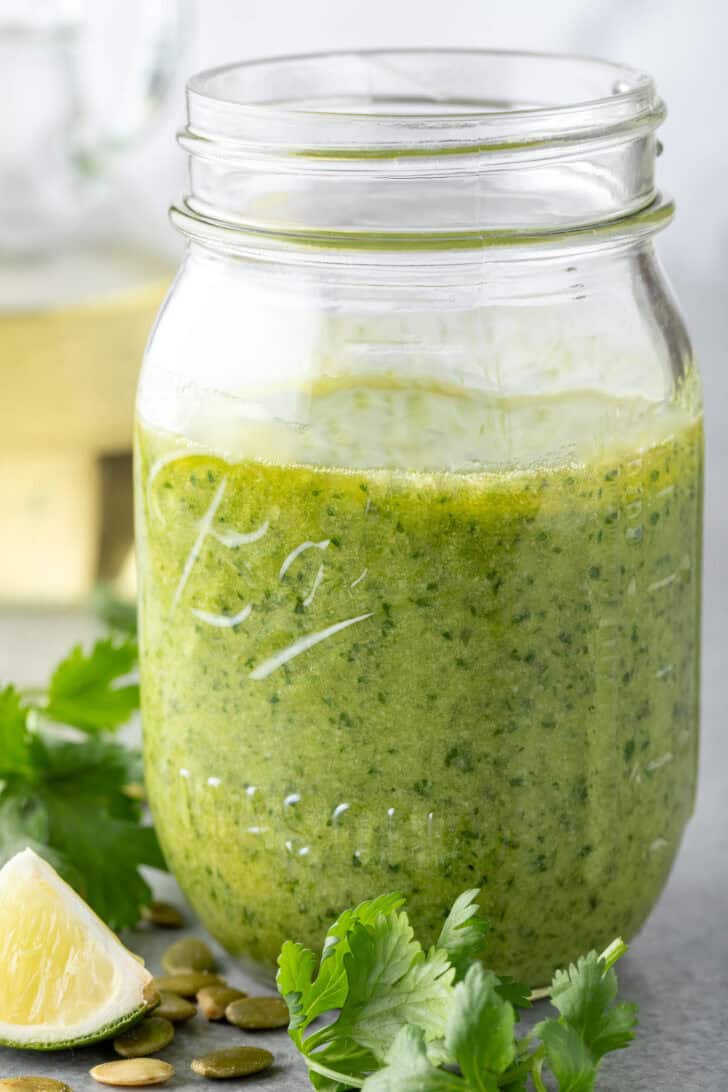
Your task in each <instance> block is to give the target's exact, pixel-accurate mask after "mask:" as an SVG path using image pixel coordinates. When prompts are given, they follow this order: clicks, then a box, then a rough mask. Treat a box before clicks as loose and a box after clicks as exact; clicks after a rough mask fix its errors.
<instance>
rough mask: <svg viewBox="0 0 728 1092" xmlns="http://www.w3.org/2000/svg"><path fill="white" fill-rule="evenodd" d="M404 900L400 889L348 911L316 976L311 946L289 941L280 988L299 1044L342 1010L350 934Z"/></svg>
mask: <svg viewBox="0 0 728 1092" xmlns="http://www.w3.org/2000/svg"><path fill="white" fill-rule="evenodd" d="M403 903H404V898H403V897H402V895H398V894H397V893H396V892H394V893H392V894H389V895H380V896H379V898H376V899H369V900H367V901H366V902H362V903H360V905H359V906H355V907H353V908H352V909H350V910H345V911H344V913H343V914H341V915H340V916H339V917H338V918H337V919H336V921H335V922H334V924H333V925H332V926H331V928H330V929H329V931H328V932H327V934H326V938H325V940H324V946H323V953H322V956H321V965H320V967H319V971H318V975H317V976H316V978H315V979H314V977H313V974H314V970H315V967H316V957H315V956H314V954H313V952H312V951H311V950H310V949H309V948H304V947H303V945H301V944H296V943H294V942H293V941H290V940H289V941H286V943H285V944H284V945H283V948H282V949H281V953H280V955H279V957H278V977H277V985H278V990H279V992H280V993H281V995H282V996H283V998H284V999H285V1001H286V1003H287V1005H288V1009H289V1012H290V1014H291V1022H290V1024H289V1028H288V1030H289V1034H290V1036H291V1038H292V1039H293V1041H294V1042H295V1043H296V1045H297V1046H300V1045H301V1036H302V1033H303V1032H304V1031H305V1029H306V1028H307V1027H308V1025H309V1024H310V1023H312V1022H313V1021H314V1020H315V1019H317V1017H319V1016H322V1015H323V1014H324V1013H325V1012H330V1011H331V1010H332V1009H340V1008H341V1006H342V1005H343V1004H344V1001H345V1000H346V995H347V993H348V989H349V986H348V980H347V977H346V973H345V970H344V956H345V955H346V953H347V952H348V951H349V941H348V938H349V933H350V932H351V930H352V928H353V927H354V925H355V924H356V923H357V922H364V923H370V922H374V921H376V919H377V917H378V916H379V914H388V913H390V912H391V911H393V910H396V909H398V908H399V907H400V906H402V905H403Z"/></svg>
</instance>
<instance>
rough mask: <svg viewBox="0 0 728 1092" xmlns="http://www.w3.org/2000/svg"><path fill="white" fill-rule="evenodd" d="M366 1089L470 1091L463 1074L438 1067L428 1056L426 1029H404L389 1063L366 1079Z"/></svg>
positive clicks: (389, 1091)
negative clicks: (467, 1088)
mask: <svg viewBox="0 0 728 1092" xmlns="http://www.w3.org/2000/svg"><path fill="white" fill-rule="evenodd" d="M363 1088H364V1090H365V1092H467V1090H466V1088H465V1083H464V1081H463V1080H462V1078H461V1077H458V1076H457V1075H456V1074H454V1073H449V1072H448V1071H447V1070H444V1069H438V1068H437V1067H436V1066H434V1065H433V1064H432V1063H431V1062H430V1060H429V1058H428V1056H427V1046H426V1044H425V1036H424V1032H423V1031H422V1029H421V1028H418V1027H414V1026H413V1025H412V1024H410V1025H408V1026H407V1027H404V1028H402V1030H401V1031H400V1032H399V1033H398V1035H397V1037H396V1039H395V1040H394V1043H393V1044H392V1048H391V1050H390V1051H389V1054H388V1055H387V1064H386V1066H385V1067H384V1068H383V1069H380V1070H379V1072H378V1073H375V1074H373V1075H372V1076H371V1077H368V1078H367V1080H366V1081H365V1082H364V1085H363Z"/></svg>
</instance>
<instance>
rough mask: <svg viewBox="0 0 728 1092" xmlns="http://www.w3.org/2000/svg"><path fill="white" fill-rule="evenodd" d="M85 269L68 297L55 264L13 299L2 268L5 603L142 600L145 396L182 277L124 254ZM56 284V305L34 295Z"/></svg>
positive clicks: (18, 280)
mask: <svg viewBox="0 0 728 1092" xmlns="http://www.w3.org/2000/svg"><path fill="white" fill-rule="evenodd" d="M78 264H80V265H82V267H83V270H84V271H85V276H80V275H79V273H80V270H79V268H76V267H74V266H73V263H68V262H64V263H63V269H64V270H65V271H66V273H67V275H68V276H69V277H70V284H69V283H66V284H65V286H63V288H61V286H60V285H59V284H58V283H57V282H58V278H59V276H60V274H59V272H58V270H55V271H53V270H50V266H49V264H48V263H45V265H44V266H41V267H39V266H38V265H33V266H32V267H27V268H24V269H22V270H19V269H18V267H17V265H16V266H14V267H13V268H12V271H11V272H12V288H11V287H10V284H9V282H10V277H11V273H10V271H9V270H8V268H7V267H5V268H0V289H4V291H3V292H2V305H0V363H1V367H2V397H1V398H0V502H1V504H2V537H1V538H0V542H1V543H2V546H1V547H0V555H1V560H2V563H1V564H0V603H2V602H5V603H48V602H51V603H58V604H67V603H73V602H79V601H82V600H84V599H86V598H87V597H88V596H89V594H90V593H91V591H92V589H93V587H94V586H95V585H96V584H97V583H98V582H99V581H100V580H102V581H104V582H105V583H107V584H109V585H110V586H112V587H115V588H116V589H117V590H118V591H119V592H120V593H121V594H123V595H124V596H125V597H133V595H134V592H135V587H134V580H133V554H132V550H133V545H132V543H133V517H132V495H131V493H132V491H131V454H130V452H131V440H132V425H131V422H132V412H133V403H134V387H135V384H136V379H137V374H138V370H139V366H140V364H141V359H142V355H143V352H144V345H145V342H146V338H147V336H148V333H149V329H150V327H151V325H152V323H153V321H154V316H155V314H156V312H157V311H158V309H159V306H160V304H161V302H162V299H163V298H164V294H165V292H166V290H167V287H168V285H169V280H170V273H169V270H168V267H167V265H166V263H165V262H163V261H161V260H159V259H156V258H148V257H145V258H144V259H142V258H141V257H140V256H139V255H135V256H133V257H132V256H129V255H120V254H119V253H110V254H100V255H96V256H95V259H94V261H91V260H90V259H89V257H88V255H87V256H85V257H84V259H83V262H81V263H77V265H78ZM94 269H95V270H96V271H95V273H94ZM49 270H50V271H49ZM44 276H45V280H46V282H47V284H46V289H45V293H46V294H50V296H51V297H52V298H55V300H56V301H58V302H54V303H53V304H47V305H45V306H43V305H42V300H41V299H40V298H34V297H33V296H32V295H31V294H30V292H29V289H28V286H27V284H26V285H24V284H23V280H24V279H26V280H29V279H30V278H32V279H33V284H34V285H35V291H36V292H37V291H38V285H39V284H40V283H41V282H42V281H43V279H44ZM104 282H106V289H105V290H103V289H101V288H100V285H103V284H104ZM79 284H80V285H81V286H82V287H79ZM89 285H91V286H95V289H96V290H95V291H91V290H90V288H89ZM64 294H65V295H66V296H67V297H70V298H67V299H66V300H64V299H63V295H64ZM14 295H20V296H24V297H25V299H26V300H29V301H30V305H29V306H25V307H20V306H15V307H13V306H12V304H13V296H14ZM19 302H20V301H19V300H18V304H19Z"/></svg>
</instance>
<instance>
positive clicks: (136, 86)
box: [0, 0, 189, 254]
mask: <svg viewBox="0 0 728 1092" xmlns="http://www.w3.org/2000/svg"><path fill="white" fill-rule="evenodd" d="M188 22H189V0H124V2H123V3H119V0H0V72H2V75H3V95H2V96H0V251H4V252H5V253H6V254H13V253H15V254H22V253H28V252H38V251H42V250H46V249H48V248H49V247H51V246H53V245H54V244H56V243H57V242H58V241H59V240H62V239H64V238H65V237H67V236H68V234H69V232H70V231H71V230H72V229H73V228H74V227H76V226H77V224H78V223H79V220H80V218H81V217H82V215H83V213H84V211H86V210H87V209H88V206H89V204H90V203H91V201H92V199H93V197H94V195H95V193H96V192H98V190H99V188H100V187H99V182H100V181H101V180H102V179H103V177H104V175H105V173H106V170H107V168H108V166H109V165H110V163H111V161H112V160H113V159H114V158H115V156H116V154H117V153H118V152H120V151H123V150H125V149H127V148H128V147H129V145H130V144H131V143H132V142H133V141H134V140H135V139H136V138H137V137H138V136H139V134H140V133H141V132H142V131H143V130H144V127H145V125H146V123H147V121H148V120H149V119H150V117H151V116H152V115H153V114H154V112H155V111H156V109H157V108H158V106H159V105H160V104H161V102H162V100H163V98H164V95H165V92H166V90H167V87H168V85H169V83H170V80H171V79H172V76H173V74H174V71H175V68H176V64H177V61H178V58H179V54H180V45H181V39H182V37H183V35H184V33H185V29H186V27H187V25H188Z"/></svg>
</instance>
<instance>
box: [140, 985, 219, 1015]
mask: <svg viewBox="0 0 728 1092" xmlns="http://www.w3.org/2000/svg"><path fill="white" fill-rule="evenodd" d="M209 988H212V989H222V988H223V987H219V986H213V987H208V989H209ZM200 992H202V993H204V990H202V991H200ZM196 1014H197V1006H196V1005H193V1004H192V1002H191V1001H185V999H184V997H180V995H179V994H178V993H168V992H167V991H166V990H165V992H164V993H163V994H162V995H161V998H160V1002H159V1004H158V1005H157V1007H156V1009H155V1010H154V1015H155V1016H163V1017H164V1019H165V1020H169V1021H171V1023H173V1024H184V1023H185V1021H186V1020H191V1019H192V1017H193V1016H195V1015H196Z"/></svg>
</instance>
